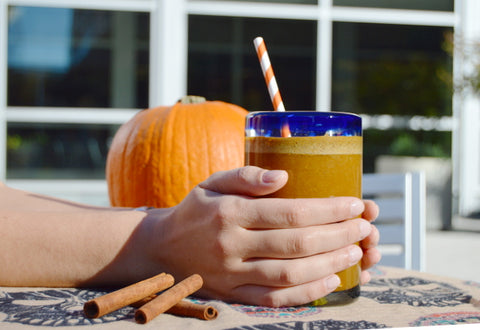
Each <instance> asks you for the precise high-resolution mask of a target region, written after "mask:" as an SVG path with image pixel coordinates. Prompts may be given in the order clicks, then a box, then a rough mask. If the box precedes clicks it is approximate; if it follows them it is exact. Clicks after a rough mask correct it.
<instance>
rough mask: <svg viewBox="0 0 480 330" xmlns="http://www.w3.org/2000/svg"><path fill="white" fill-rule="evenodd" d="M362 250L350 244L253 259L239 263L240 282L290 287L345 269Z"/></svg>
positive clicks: (358, 259) (360, 256)
mask: <svg viewBox="0 0 480 330" xmlns="http://www.w3.org/2000/svg"><path fill="white" fill-rule="evenodd" d="M362 255H363V253H362V250H361V249H360V248H359V247H358V246H357V245H350V246H348V247H344V248H341V249H338V250H335V251H332V252H328V253H322V254H317V255H313V256H310V257H305V258H297V259H253V260H248V261H245V262H244V263H243V265H242V266H243V271H242V274H241V275H240V274H239V276H242V278H243V280H244V281H245V282H244V283H248V284H253V285H261V286H269V287H290V286H295V285H300V284H304V283H308V282H311V281H315V280H318V279H319V278H323V277H326V276H328V275H330V274H333V273H338V272H339V271H341V270H344V269H347V268H348V267H351V266H353V265H355V264H357V263H358V262H359V261H360V260H361V258H362Z"/></svg>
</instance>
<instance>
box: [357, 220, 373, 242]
mask: <svg viewBox="0 0 480 330" xmlns="http://www.w3.org/2000/svg"><path fill="white" fill-rule="evenodd" d="M359 228H360V235H361V238H360V239H364V238H365V237H367V236H368V235H370V233H371V231H372V225H371V224H370V222H368V221H365V220H362V221H360V224H359Z"/></svg>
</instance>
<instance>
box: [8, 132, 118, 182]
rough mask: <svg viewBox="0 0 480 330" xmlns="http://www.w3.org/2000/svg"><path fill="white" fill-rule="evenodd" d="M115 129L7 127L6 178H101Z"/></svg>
mask: <svg viewBox="0 0 480 330" xmlns="http://www.w3.org/2000/svg"><path fill="white" fill-rule="evenodd" d="M117 129H118V126H116V125H78V124H30V123H29V124H19V123H18V124H17V123H9V124H8V128H7V178H8V179H82V178H88V179H103V178H105V161H106V157H107V152H108V147H109V145H110V142H111V140H112V138H113V135H114V134H115V132H116V130H117Z"/></svg>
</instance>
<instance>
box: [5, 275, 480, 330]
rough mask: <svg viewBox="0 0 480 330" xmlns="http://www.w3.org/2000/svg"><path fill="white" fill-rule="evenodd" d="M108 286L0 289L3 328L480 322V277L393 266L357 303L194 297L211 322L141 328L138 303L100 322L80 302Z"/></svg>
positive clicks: (171, 319) (170, 321)
mask: <svg viewBox="0 0 480 330" xmlns="http://www.w3.org/2000/svg"><path fill="white" fill-rule="evenodd" d="M106 292H107V291H102V290H86V289H74V288H5V287H3V288H0V328H8V329H16V328H29V329H41V328H52V327H55V328H56V329H58V328H60V329H62V328H69V329H77V328H82V327H83V328H86V327H88V328H98V329H104V328H105V329H123V328H127V327H128V328H130V327H144V328H159V327H162V328H163V329H195V330H200V329H244V330H256V329H265V330H266V329H279V328H280V329H371V328H391V327H417V326H430V325H447V324H448V325H451V324H468V323H480V282H473V281H463V280H459V279H454V278H448V277H440V276H435V275H432V274H428V273H422V272H416V271H408V270H404V269H398V268H391V267H375V268H374V269H373V270H372V281H371V282H370V283H369V284H367V285H364V286H363V287H362V294H361V296H360V298H358V299H357V300H356V301H355V302H353V303H351V304H348V305H344V306H332V307H309V306H307V307H305V306H303V307H289V308H266V307H259V306H247V305H240V304H226V303H223V302H221V301H204V300H199V299H194V298H189V300H192V301H193V302H196V303H208V304H210V305H212V306H214V307H216V308H217V309H218V311H219V316H218V318H217V319H215V320H213V321H203V320H198V319H193V318H187V317H178V316H173V315H169V314H162V315H160V316H158V317H157V318H155V319H154V320H152V321H151V322H149V323H147V324H144V325H140V324H136V323H135V321H134V317H133V315H134V312H135V310H134V308H133V307H125V308H122V309H120V310H118V311H115V312H113V313H111V314H108V315H105V316H103V317H101V318H98V319H88V318H85V317H84V315H83V304H84V303H85V302H86V301H88V300H90V299H92V298H94V297H96V296H100V295H102V294H105V293H106Z"/></svg>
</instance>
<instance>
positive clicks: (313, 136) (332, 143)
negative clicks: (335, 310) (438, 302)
mask: <svg viewBox="0 0 480 330" xmlns="http://www.w3.org/2000/svg"><path fill="white" fill-rule="evenodd" d="M362 145H363V143H362V124H361V118H360V117H359V116H357V115H353V114H348V113H340V112H318V111H275V112H272V111H270V112H252V113H250V114H249V115H248V116H247V121H246V142H245V162H246V165H255V166H259V167H262V168H266V169H282V170H285V171H287V172H288V182H287V184H286V185H285V186H284V187H283V188H282V189H280V190H279V191H277V192H275V193H273V194H271V195H269V196H270V197H280V198H329V197H339V196H354V197H358V198H360V197H361V194H362V149H363V148H362ZM337 275H338V276H339V277H340V280H341V284H340V286H339V287H338V288H337V289H336V290H335V292H333V293H331V294H329V295H327V296H326V297H324V298H322V299H319V300H316V301H314V302H312V304H313V305H325V304H332V305H333V304H340V303H347V302H350V301H353V300H354V299H355V298H357V297H358V296H359V295H360V285H359V283H360V265H359V264H357V265H355V266H353V267H350V268H348V269H346V270H344V271H341V272H339V273H338V274H337Z"/></svg>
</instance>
